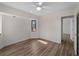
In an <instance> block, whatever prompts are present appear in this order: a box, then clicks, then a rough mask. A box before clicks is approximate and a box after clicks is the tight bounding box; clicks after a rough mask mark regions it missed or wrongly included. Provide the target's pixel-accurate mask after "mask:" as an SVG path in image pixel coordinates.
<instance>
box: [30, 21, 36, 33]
mask: <svg viewBox="0 0 79 59" xmlns="http://www.w3.org/2000/svg"><path fill="white" fill-rule="evenodd" d="M31 31H32V32H36V20H32V21H31Z"/></svg>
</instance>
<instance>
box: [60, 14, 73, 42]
mask: <svg viewBox="0 0 79 59" xmlns="http://www.w3.org/2000/svg"><path fill="white" fill-rule="evenodd" d="M66 18H74V15H69V16H62V17H61V42H62V41H63V19H66Z"/></svg>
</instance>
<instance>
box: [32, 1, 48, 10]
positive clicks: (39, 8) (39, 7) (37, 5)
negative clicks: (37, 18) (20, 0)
mask: <svg viewBox="0 0 79 59" xmlns="http://www.w3.org/2000/svg"><path fill="white" fill-rule="evenodd" d="M32 6H34V7H36V10H37V11H41V10H42V9H43V8H46V7H47V6H45V5H44V2H35V4H33V5H32Z"/></svg>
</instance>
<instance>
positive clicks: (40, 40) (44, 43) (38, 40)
mask: <svg viewBox="0 0 79 59" xmlns="http://www.w3.org/2000/svg"><path fill="white" fill-rule="evenodd" d="M38 41H39V42H41V43H43V44H48V43H47V42H45V41H43V40H38Z"/></svg>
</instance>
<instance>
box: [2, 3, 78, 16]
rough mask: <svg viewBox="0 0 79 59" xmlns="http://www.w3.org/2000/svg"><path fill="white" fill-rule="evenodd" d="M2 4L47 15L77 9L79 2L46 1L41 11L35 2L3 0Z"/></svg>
mask: <svg viewBox="0 0 79 59" xmlns="http://www.w3.org/2000/svg"><path fill="white" fill-rule="evenodd" d="M2 4H5V5H7V6H10V7H13V8H16V9H20V10H22V11H25V12H30V13H32V14H35V15H45V14H47V13H50V12H56V11H60V10H61V11H62V10H68V9H75V8H76V6H77V4H78V2H44V5H43V7H45V8H43V9H42V10H41V11H37V10H36V7H34V6H33V5H34V4H35V2H2Z"/></svg>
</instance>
